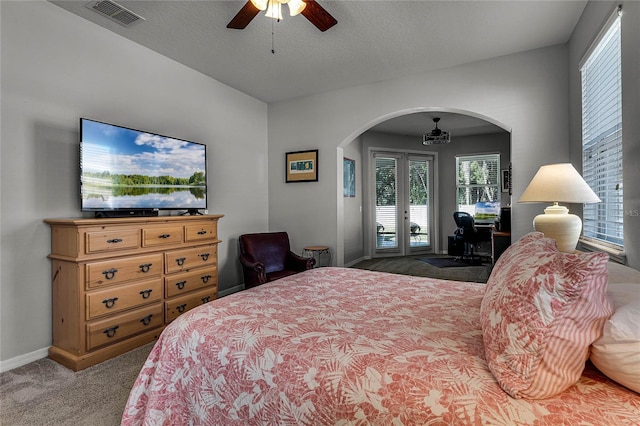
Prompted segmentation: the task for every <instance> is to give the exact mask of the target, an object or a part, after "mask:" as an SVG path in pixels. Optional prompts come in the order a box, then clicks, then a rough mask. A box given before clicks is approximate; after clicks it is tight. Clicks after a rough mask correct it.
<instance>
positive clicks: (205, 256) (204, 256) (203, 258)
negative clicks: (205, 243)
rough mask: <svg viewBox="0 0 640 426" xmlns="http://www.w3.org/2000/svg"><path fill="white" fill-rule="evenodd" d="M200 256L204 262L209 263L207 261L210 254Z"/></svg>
mask: <svg viewBox="0 0 640 426" xmlns="http://www.w3.org/2000/svg"><path fill="white" fill-rule="evenodd" d="M198 256H200V257H201V258H202V260H204V261H205V262H206V261H207V259H209V253H202V254H199V255H198Z"/></svg>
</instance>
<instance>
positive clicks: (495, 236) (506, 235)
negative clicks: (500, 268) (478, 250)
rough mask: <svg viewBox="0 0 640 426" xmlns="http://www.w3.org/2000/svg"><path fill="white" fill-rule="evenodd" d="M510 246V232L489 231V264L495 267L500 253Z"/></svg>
mask: <svg viewBox="0 0 640 426" xmlns="http://www.w3.org/2000/svg"><path fill="white" fill-rule="evenodd" d="M510 245H511V232H502V231H496V230H493V231H491V264H492V265H495V264H496V261H497V260H498V258H499V257H500V255H501V254H502V253H504V251H505V250H506V249H507V247H509V246H510Z"/></svg>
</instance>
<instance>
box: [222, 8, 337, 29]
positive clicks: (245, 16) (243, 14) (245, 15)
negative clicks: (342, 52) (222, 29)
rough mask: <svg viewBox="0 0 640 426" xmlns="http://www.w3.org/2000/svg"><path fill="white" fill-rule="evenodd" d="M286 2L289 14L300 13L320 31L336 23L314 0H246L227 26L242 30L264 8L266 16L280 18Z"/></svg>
mask: <svg viewBox="0 0 640 426" xmlns="http://www.w3.org/2000/svg"><path fill="white" fill-rule="evenodd" d="M286 3H288V5H289V12H290V14H291V16H295V15H297V14H302V16H304V17H305V18H307V19H308V20H309V22H311V23H312V24H313V25H315V26H316V27H317V28H318V29H319V30H320V31H323V32H324V31H327V30H328V29H329V28H331V27H333V26H334V25H335V24H337V23H338V21H337V20H336V18H334V17H333V16H331V14H330V13H329V12H327V11H326V10H325V9H324V8H323V7H322V6H320V5H319V4H318V3H317V2H316V1H315V0H248V1H247V3H245V5H244V6H243V7H242V9H240V11H239V12H238V13H237V14H236V16H234V17H233V19H232V20H231V22H229V23H228V24H227V28H234V29H237V30H242V29H244V28H246V27H247V25H249V23H250V22H251V20H252V19H253V18H255V17H256V15H257V14H258V13H260V11H261V10H265V9H266V11H267V12H266V16H268V17H270V18H274V19H278V20H280V19H282V13H281V6H282V5H283V4H286Z"/></svg>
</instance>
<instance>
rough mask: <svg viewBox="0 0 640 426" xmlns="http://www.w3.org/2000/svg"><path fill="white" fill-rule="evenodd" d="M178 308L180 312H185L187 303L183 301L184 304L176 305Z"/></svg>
mask: <svg viewBox="0 0 640 426" xmlns="http://www.w3.org/2000/svg"><path fill="white" fill-rule="evenodd" d="M176 309H177V310H178V312H180V313H183V312H184V311H185V309H187V304H186V303H183V304H182V305H178V306H176Z"/></svg>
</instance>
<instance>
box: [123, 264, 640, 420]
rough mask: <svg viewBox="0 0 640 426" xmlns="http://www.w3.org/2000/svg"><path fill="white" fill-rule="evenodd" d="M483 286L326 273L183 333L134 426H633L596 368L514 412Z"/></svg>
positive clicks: (619, 395)
mask: <svg viewBox="0 0 640 426" xmlns="http://www.w3.org/2000/svg"><path fill="white" fill-rule="evenodd" d="M483 292H484V284H477V283H461V282H456V281H445V280H436V279H427V278H419V277H409V276H403V275H396V274H387V273H381V272H370V271H362V270H357V269H348V268H317V269H313V270H310V271H307V272H304V273H301V274H298V275H295V276H292V277H287V278H284V279H281V280H278V281H275V282H272V283H269V284H265V285H262V286H260V287H257V288H254V289H251V290H248V291H244V292H240V293H235V294H233V295H230V296H227V297H224V298H221V299H218V300H215V301H213V302H211V303H207V304H206V305H203V306H201V307H199V308H196V309H193V310H192V311H190V312H188V313H186V314H184V315H182V316H181V317H179V318H178V319H177V320H175V321H174V322H173V323H171V324H170V325H169V326H168V327H167V328H166V329H165V331H164V332H163V334H162V336H161V337H160V339H159V340H158V342H157V343H156V345H155V346H154V348H153V350H152V352H151V354H150V355H149V358H148V359H147V361H146V363H145V364H144V366H143V368H142V370H141V372H140V375H139V376H138V378H137V380H136V382H135V384H134V386H133V389H132V390H131V394H130V396H129V400H128V402H127V405H126V408H125V411H124V414H123V417H122V423H123V424H124V425H154V426H155V425H162V424H164V425H187V424H193V425H253V424H255V425H367V424H372V425H395V424H398V425H400V424H404V425H427V424H438V425H440V424H449V425H454V424H458V425H489V424H490V425H570V424H571V425H573V424H583V425H624V424H638V421H640V396H639V395H638V394H637V393H634V392H632V391H630V390H627V389H626V388H624V387H622V386H619V385H617V384H616V383H614V382H612V381H610V380H608V379H607V378H606V377H604V376H603V375H601V374H600V373H599V372H598V371H597V370H595V368H593V367H592V366H591V365H588V366H587V369H586V370H585V372H584V373H583V375H582V377H581V378H580V380H579V381H578V383H577V384H576V385H574V386H572V387H571V388H569V389H568V390H567V391H565V392H563V393H561V394H560V395H557V396H556V397H553V398H550V399H547V400H542V401H528V400H522V399H519V400H516V399H512V398H511V397H509V396H508V395H507V394H506V393H505V392H504V391H502V389H500V387H499V386H498V384H497V383H496V380H495V379H494V377H493V376H492V374H491V372H490V371H489V369H488V368H487V365H486V363H485V359H484V349H483V344H482V333H481V330H480V321H479V317H480V313H479V311H480V302H481V300H482V296H483Z"/></svg>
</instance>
